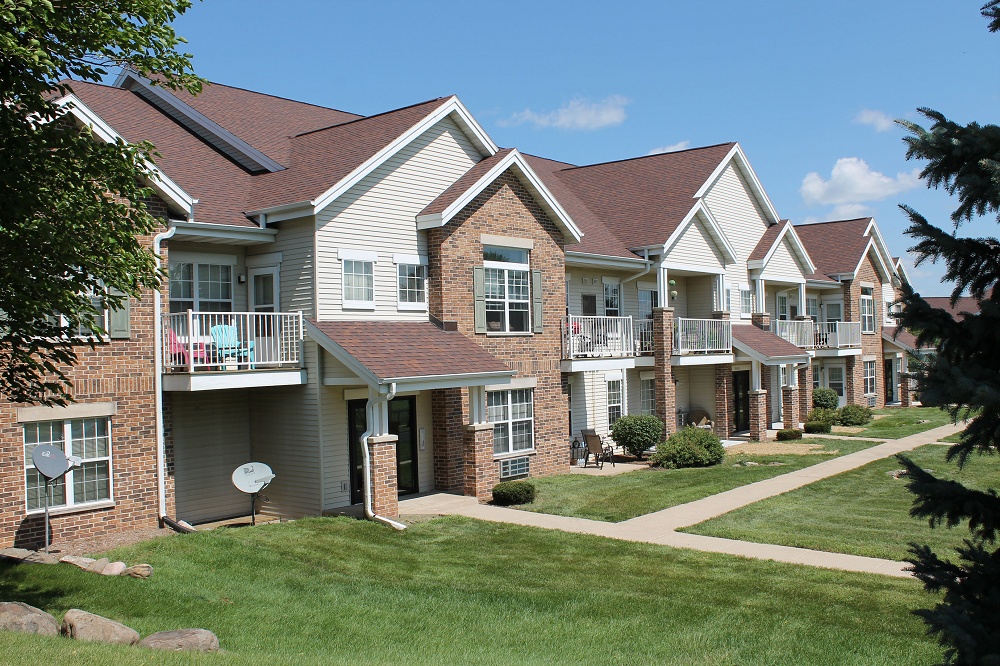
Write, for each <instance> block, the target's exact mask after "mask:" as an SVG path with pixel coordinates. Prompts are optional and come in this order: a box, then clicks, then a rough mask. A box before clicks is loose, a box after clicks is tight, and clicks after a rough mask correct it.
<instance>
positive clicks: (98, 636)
mask: <svg viewBox="0 0 1000 666" xmlns="http://www.w3.org/2000/svg"><path fill="white" fill-rule="evenodd" d="M62 633H63V636H68V637H70V638H75V639H76V640H78V641H99V642H101V643H121V644H123V645H135V644H136V643H138V642H139V638H140V636H139V632H138V631H136V630H135V629H131V628H129V627H126V626H125V625H124V624H121V623H120V622H115V621H114V620H109V619H108V618H106V617H101V616H100V615H94V614H93V613H88V612H86V611H82V610H78V609H76V608H71V609H69V610H68V611H66V615H65V617H63V623H62Z"/></svg>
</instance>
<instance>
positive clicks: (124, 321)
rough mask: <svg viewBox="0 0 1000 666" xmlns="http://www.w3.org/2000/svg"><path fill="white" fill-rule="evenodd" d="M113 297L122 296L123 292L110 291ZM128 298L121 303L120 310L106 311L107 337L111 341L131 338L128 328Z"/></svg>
mask: <svg viewBox="0 0 1000 666" xmlns="http://www.w3.org/2000/svg"><path fill="white" fill-rule="evenodd" d="M110 291H111V293H112V294H114V295H115V296H120V295H124V294H123V292H121V291H118V290H117V289H111V290H110ZM129 300H130V299H129V298H128V297H126V298H125V300H124V301H122V306H121V308H119V309H117V310H113V309H109V310H108V335H110V336H111V338H112V339H122V338H130V337H132V332H131V329H130V328H129V309H130V308H129Z"/></svg>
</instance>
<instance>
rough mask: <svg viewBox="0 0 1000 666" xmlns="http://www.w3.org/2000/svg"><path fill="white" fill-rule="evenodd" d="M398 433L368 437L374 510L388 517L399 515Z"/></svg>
mask: <svg viewBox="0 0 1000 666" xmlns="http://www.w3.org/2000/svg"><path fill="white" fill-rule="evenodd" d="M398 439H399V438H398V437H396V435H379V436H377V437H369V438H368V453H369V455H370V456H371V466H372V510H373V511H374V512H375V513H376V514H378V515H380V516H384V517H386V518H398V517H399V486H398V485H397V483H396V440H398Z"/></svg>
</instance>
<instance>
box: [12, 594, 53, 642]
mask: <svg viewBox="0 0 1000 666" xmlns="http://www.w3.org/2000/svg"><path fill="white" fill-rule="evenodd" d="M0 629H3V630H5V631H18V632H20V633H22V634H42V635H43V636H58V635H59V623H58V622H56V619H55V618H54V617H52V616H51V615H49V614H48V613H46V612H45V611H43V610H40V609H38V608H35V607H34V606H29V605H28V604H25V603H21V602H20V601H4V602H0Z"/></svg>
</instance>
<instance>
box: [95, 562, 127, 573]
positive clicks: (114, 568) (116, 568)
mask: <svg viewBox="0 0 1000 666" xmlns="http://www.w3.org/2000/svg"><path fill="white" fill-rule="evenodd" d="M127 568H128V567H126V566H125V563H124V562H111V563H109V564H108V566H106V567H104V569H103V570H102V571H101V575H102V576H121V575H122V574H123V573H125V569H127Z"/></svg>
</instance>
